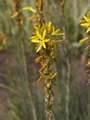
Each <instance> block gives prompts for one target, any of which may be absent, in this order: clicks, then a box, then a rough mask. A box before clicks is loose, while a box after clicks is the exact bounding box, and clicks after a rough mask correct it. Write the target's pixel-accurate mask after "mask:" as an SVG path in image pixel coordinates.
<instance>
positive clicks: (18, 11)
mask: <svg viewBox="0 0 90 120" xmlns="http://www.w3.org/2000/svg"><path fill="white" fill-rule="evenodd" d="M12 1H13V3H14V6H15V8H14V9H13V10H12V11H11V14H12V13H13V12H15V13H14V14H13V15H11V18H16V26H17V28H18V29H19V31H20V35H21V40H20V42H21V52H22V60H23V66H24V74H25V81H26V87H27V92H28V96H29V98H30V105H31V107H32V112H33V118H34V120H37V117H36V111H35V106H34V103H33V100H32V94H31V90H30V85H29V81H28V71H27V63H26V57H25V48H24V33H23V29H22V25H23V17H22V13H21V12H22V10H21V0H12Z"/></svg>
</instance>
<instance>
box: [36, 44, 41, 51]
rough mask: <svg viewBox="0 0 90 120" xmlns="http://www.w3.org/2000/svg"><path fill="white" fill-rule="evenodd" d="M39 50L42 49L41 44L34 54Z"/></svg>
mask: <svg viewBox="0 0 90 120" xmlns="http://www.w3.org/2000/svg"><path fill="white" fill-rule="evenodd" d="M41 49H42V44H40V45H39V46H38V49H37V51H36V52H39V51H40V50H41Z"/></svg>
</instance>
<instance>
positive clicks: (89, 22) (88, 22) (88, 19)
mask: <svg viewBox="0 0 90 120" xmlns="http://www.w3.org/2000/svg"><path fill="white" fill-rule="evenodd" d="M80 25H81V26H84V27H86V28H87V31H86V33H89V32H90V11H89V12H88V13H87V15H86V16H83V20H81V21H80Z"/></svg>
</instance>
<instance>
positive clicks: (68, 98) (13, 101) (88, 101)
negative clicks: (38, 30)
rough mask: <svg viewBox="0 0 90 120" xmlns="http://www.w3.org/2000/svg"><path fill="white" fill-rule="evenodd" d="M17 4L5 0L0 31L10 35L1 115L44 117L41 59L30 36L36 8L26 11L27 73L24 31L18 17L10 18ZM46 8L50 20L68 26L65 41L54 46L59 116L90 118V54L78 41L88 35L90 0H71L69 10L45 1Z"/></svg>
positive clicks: (1, 60)
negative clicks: (89, 67)
mask: <svg viewBox="0 0 90 120" xmlns="http://www.w3.org/2000/svg"><path fill="white" fill-rule="evenodd" d="M21 5H22V8H23V7H26V6H32V7H33V8H35V5H36V1H35V0H22V1H21ZM13 8H14V5H13V3H12V1H11V0H6V1H5V0H4V2H0V32H3V33H5V34H6V36H7V37H8V40H7V43H6V45H5V46H4V49H3V50H0V120H45V102H44V95H45V94H44V81H42V82H41V83H38V84H37V83H36V81H37V79H38V77H39V72H38V70H39V69H40V64H36V63H35V62H34V59H35V58H36V57H37V56H38V54H36V52H35V46H34V44H32V43H31V42H30V40H29V39H28V38H29V37H30V36H31V33H32V32H33V25H32V24H33V23H34V22H35V21H29V20H28V18H29V17H30V16H32V15H33V13H31V12H30V11H23V13H22V14H23V17H24V25H23V32H24V40H23V45H24V46H23V51H24V57H25V59H24V60H25V61H26V64H25V65H26V68H27V71H28V75H27V76H26V74H25V65H24V64H23V63H24V62H23V55H22V46H21V42H20V39H21V33H20V31H19V30H18V29H17V27H16V23H15V19H11V18H10V12H11V10H12V9H13ZM43 9H44V11H50V15H46V14H44V18H45V21H46V22H49V21H52V22H53V24H54V25H55V27H56V28H60V29H61V31H63V30H64V29H65V30H66V42H62V43H59V44H58V45H57V50H56V51H55V55H56V57H57V60H58V64H57V65H55V64H54V65H53V70H56V71H57V72H58V76H57V80H56V85H55V86H53V89H54V96H55V99H54V104H53V107H52V109H53V112H54V115H55V120H89V119H90V95H89V93H90V92H89V91H90V90H89V89H90V86H86V83H87V78H86V72H85V70H86V67H85V64H86V61H87V57H88V54H87V52H86V51H85V49H84V48H85V46H86V43H85V44H80V43H79V40H80V39H82V38H84V37H85V36H86V34H85V29H83V28H82V27H80V25H79V21H80V20H81V19H82V17H83V15H85V14H86V13H87V11H89V10H90V0H66V1H65V6H64V9H62V7H61V6H60V4H59V0H44V8H43ZM62 13H64V16H63V14H62ZM63 17H64V20H63ZM63 28H64V29H63ZM0 42H1V39H0ZM26 77H27V78H26ZM27 81H28V82H27Z"/></svg>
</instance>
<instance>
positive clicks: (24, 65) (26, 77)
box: [21, 35, 37, 120]
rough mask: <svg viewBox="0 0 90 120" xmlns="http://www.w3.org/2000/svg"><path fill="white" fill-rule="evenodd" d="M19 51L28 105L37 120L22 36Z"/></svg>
mask: <svg viewBox="0 0 90 120" xmlns="http://www.w3.org/2000/svg"><path fill="white" fill-rule="evenodd" d="M22 36H23V35H22ZM21 52H22V58H23V67H24V74H25V81H26V86H27V92H28V95H29V98H30V105H31V106H32V112H33V117H34V120H37V117H36V111H35V106H34V103H33V98H32V94H31V90H30V85H29V81H28V71H27V63H26V57H25V51H24V42H23V37H22V38H21Z"/></svg>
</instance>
